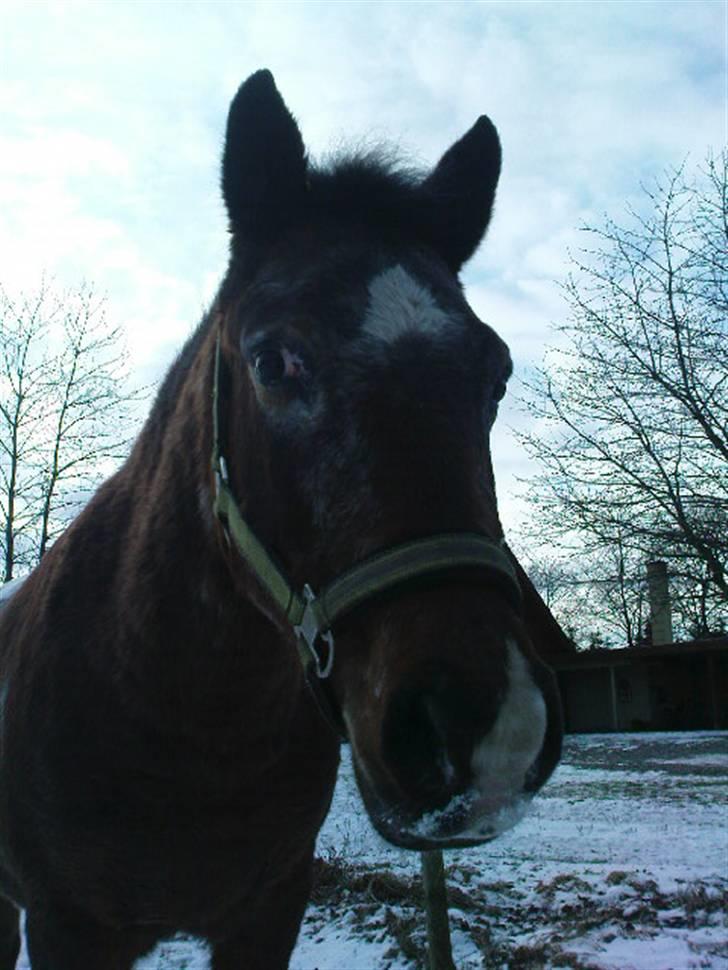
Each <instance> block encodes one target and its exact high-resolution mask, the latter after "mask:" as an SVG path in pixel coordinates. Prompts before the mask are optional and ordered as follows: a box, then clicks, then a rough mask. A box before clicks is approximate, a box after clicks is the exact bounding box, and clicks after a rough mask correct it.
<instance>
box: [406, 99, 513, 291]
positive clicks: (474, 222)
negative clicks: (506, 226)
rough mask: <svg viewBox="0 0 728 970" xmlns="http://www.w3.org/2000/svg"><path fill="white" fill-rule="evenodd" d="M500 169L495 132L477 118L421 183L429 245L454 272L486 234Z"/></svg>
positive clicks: (498, 145)
mask: <svg viewBox="0 0 728 970" xmlns="http://www.w3.org/2000/svg"><path fill="white" fill-rule="evenodd" d="M500 168H501V146H500V140H499V138H498V132H497V131H496V130H495V126H494V125H493V123H492V122H491V120H490V119H489V118H487V117H486V116H485V115H481V117H480V118H478V120H477V121H476V122H475V124H474V125H473V127H472V128H471V129H470V131H468V132H467V134H465V135H463V137H462V138H461V139H460V140H459V141H456V142H455V144H454V145H453V146H452V147H451V148H449V149H448V150H447V151H446V152H445V154H444V155H443V156H442V158H441V159H440V161H439V162H438V164H437V165H436V166H435V168H434V170H433V171H432V173H431V174H430V175H429V176H428V177H427V178H426V179H425V181H424V182H423V183H422V191H423V192H424V193H425V196H426V199H427V201H428V202H429V208H430V214H431V215H430V218H431V225H430V233H431V242H432V244H433V245H434V247H435V249H436V250H437V251H438V252H439V253H440V255H441V256H443V258H444V259H445V261H446V262H447V263H448V265H449V266H450V268H451V269H452V270H453V272H455V273H457V272H458V271H459V270H460V267H461V266H462V265H463V263H465V262H466V261H467V260H468V259H470V257H471V256H472V255H473V253H474V252H475V250H476V249H477V248H478V245H479V244H480V241H481V239H482V238H483V235H484V234H485V230H486V229H487V227H488V223H489V222H490V216H491V212H492V211H493V200H494V199H495V189H496V185H497V184H498V176H499V175H500Z"/></svg>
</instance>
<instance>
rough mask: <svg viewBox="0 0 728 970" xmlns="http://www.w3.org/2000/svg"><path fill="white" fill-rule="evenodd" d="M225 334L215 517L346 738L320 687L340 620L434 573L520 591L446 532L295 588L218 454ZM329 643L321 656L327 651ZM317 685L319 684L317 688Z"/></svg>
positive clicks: (492, 559)
mask: <svg viewBox="0 0 728 970" xmlns="http://www.w3.org/2000/svg"><path fill="white" fill-rule="evenodd" d="M221 357H222V354H221V350H220V336H219V334H218V337H217V345H216V348H215V372H214V380H213V388H212V421H213V445H212V471H213V475H214V479H215V497H214V501H213V511H214V514H215V516H216V518H217V519H218V520H219V522H220V523H221V525H222V528H223V530H224V533H225V535H226V537H227V539H228V541H229V542H231V544H234V545H235V548H236V549H237V551H238V553H239V554H240V556H241V557H242V559H243V560H244V561H245V562H246V564H247V565H248V566H249V568H250V569H251V570H252V572H253V573H254V574H255V576H256V577H257V579H258V581H259V582H260V584H261V586H263V588H264V589H265V590H266V591H267V592H268V593H269V595H270V596H271V597H272V598H273V600H274V601H275V603H276V604H277V605H278V607H279V609H280V610H281V612H282V613H283V614H284V615H285V617H286V619H287V621H288V623H289V624H290V626H291V627H292V628H293V631H294V633H295V636H296V643H297V646H298V654H299V657H300V659H301V663H302V665H303V670H304V674H305V677H306V681H307V683H308V684H309V686H310V687H311V689H312V691H313V694H314V698H315V699H316V701H317V703H318V705H319V708H320V709H321V711H322V713H323V715H324V717H325V718H326V720H327V721H328V722H329V724H330V726H331V727H333V728H334V729H335V730H336V731H337V732H338V733H340V734H342V735H344V736H345V734H346V732H345V728H344V725H343V721H342V717H341V714H340V712H338V711H337V710H336V708H335V706H334V704H333V702H332V700H331V698H330V697H328V696H327V695H326V694H324V692H323V690H322V689H321V684H320V681H324V680H326V679H327V678H328V677H329V675H330V674H331V671H332V669H333V665H334V636H333V633H332V628H333V626H334V624H335V623H336V622H337V621H338V620H340V619H341V617H342V616H344V615H345V614H347V613H349V612H350V611H351V610H353V609H354V608H355V607H357V606H359V605H360V604H361V603H363V602H365V601H366V600H368V599H371V598H372V597H374V596H377V595H378V594H379V593H382V592H384V591H386V590H390V589H393V588H395V587H398V586H402V585H403V584H405V583H409V582H411V581H412V580H415V579H418V578H420V577H422V576H427V575H430V574H433V573H441V572H443V571H447V570H451V569H460V568H462V567H477V568H479V569H481V570H485V571H487V572H488V573H489V574H490V576H491V578H494V579H497V580H498V581H499V582H500V583H501V585H502V586H503V589H504V591H505V592H506V593H507V594H508V596H509V598H510V599H511V600H512V601H513V602H514V605H516V606H519V605H520V603H521V596H522V594H521V587H520V586H519V584H518V580H517V578H516V572H515V569H514V567H513V564H512V563H511V561H510V559H509V558H508V556H507V554H506V553H505V552H504V551H503V549H502V548H501V547H500V546H499V545H498V544H497V543H495V542H493V541H492V540H490V539H487V538H486V537H485V536H482V535H479V534H477V533H471V532H456V533H440V534H437V535H433V536H428V537H426V538H424V539H415V540H414V541H412V542H404V543H401V544H400V545H397V546H393V547H392V548H391V549H387V550H385V551H384V552H378V553H376V554H375V555H373V556H370V557H369V558H367V559H365V560H363V561H362V562H359V563H357V564H356V565H354V566H352V567H351V568H350V569H349V570H347V571H346V572H344V573H342V575H340V576H339V577H337V578H336V579H333V580H332V581H331V582H330V583H329V584H328V585H327V586H325V587H324V588H323V590H321V591H320V592H319V593H318V594H317V593H314V591H313V589H312V588H311V586H310V585H309V584H308V583H306V584H305V585H304V586H303V589H302V590H301V591H300V592H299V591H297V590H295V589H294V588H293V586H291V584H290V583H289V581H288V579H287V578H286V576H285V574H284V573H283V571H282V570H281V569H280V568H279V566H278V565H277V564H276V562H275V561H274V559H273V558H272V556H271V555H270V553H269V552H268V551H267V549H266V548H265V546H264V545H263V544H262V543H261V541H260V540H259V539H258V538H257V536H256V535H255V533H254V532H253V530H252V529H251V528H250V526H249V525H248V523H247V522H246V521H245V519H244V518H243V516H242V514H241V512H240V508H239V506H238V503H237V501H236V500H235V496H234V495H233V493H232V489H231V487H230V480H229V478H228V471H227V462H226V461H225V458H224V456H223V454H222V452H221V450H220V369H221ZM322 645H325V649H324V650H323V651H322V649H321V647H322ZM317 681H318V683H317Z"/></svg>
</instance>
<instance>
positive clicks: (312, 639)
mask: <svg viewBox="0 0 728 970" xmlns="http://www.w3.org/2000/svg"><path fill="white" fill-rule="evenodd" d="M303 597H304V599H305V601H306V608H305V609H304V611H303V616H302V617H301V622H300V623H298V624H296V626H294V628H293V629H294V630H295V633H296V636H297V637H299V639H301V640H303V641H304V643H305V644H306V646H307V647H308V651H309V653H310V654H311V657H312V658H313V663H314V669H315V671H316V676H317V677H319V678H320V679H321V680H325V679H326V678H327V677H328V676H329V674H330V673H331V669H332V667H333V666H334V637H333V634H332V633H331V630H326V631H325V632H321V630H320V629H319V623H318V619H317V616H316V609H315V607H314V603H315V602H316V594H315V593H314V591H313V590H312V589H311V587H310V586H309V585H308V583H307V584H306V585H305V586H304V587H303ZM318 640H323V641H324V643H325V644H326V646H327V648H328V649H327V654H326V660H325V662H324V663H323V664H322V663H321V656H320V654H319V652H318V650H317V649H316V642H317V641H318Z"/></svg>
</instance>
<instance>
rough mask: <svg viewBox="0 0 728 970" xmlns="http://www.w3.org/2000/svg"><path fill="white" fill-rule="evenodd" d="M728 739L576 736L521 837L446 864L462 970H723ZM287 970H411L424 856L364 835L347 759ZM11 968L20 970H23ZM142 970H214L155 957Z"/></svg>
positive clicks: (200, 950) (416, 957) (185, 951)
mask: <svg viewBox="0 0 728 970" xmlns="http://www.w3.org/2000/svg"><path fill="white" fill-rule="evenodd" d="M727 794H728V733H725V732H722V733H721V732H700V733H691V734H631V735H582V736H572V737H570V738H568V739H567V742H566V746H565V752H564V757H563V762H562V764H561V765H560V767H559V768H558V769H557V771H556V772H555V774H554V777H553V778H552V779H551V781H550V782H549V783H548V785H547V786H546V787H545V789H544V790H543V792H541V793H540V794H539V795H538V796H537V797H536V798H535V799H534V800H533V802H532V808H531V811H530V813H529V814H528V815H527V817H526V818H525V819H524V820H523V821H522V822H521V823H520V824H519V825H518V826H517V827H516V828H515V829H512V830H511V831H509V832H508V833H506V834H504V835H502V836H501V837H500V838H498V839H496V840H495V841H493V842H491V843H488V844H487V845H485V846H483V847H481V848H478V849H462V850H452V851H449V852H446V853H445V865H446V867H447V872H448V887H449V891H450V907H451V928H452V937H453V950H454V954H455V963H456V965H457V966H458V968H460V970H476V968H477V970H480V968H485V967H489V968H490V967H496V966H499V967H504V968H507V967H509V966H510V965H511V960H512V961H513V964H514V965H518V966H524V967H526V966H532V967H537V966H543V967H551V968H553V970H558V968H560V967H564V968H573V967H576V966H578V967H579V968H582V970H689V968H693V967H709V968H711V970H728V928H727V927H726V918H725V917H726V908H725V899H726V897H725V893H726V890H727V889H728V878H727V876H728V827H727V826H726V821H727V813H726V804H727V800H726V795H727ZM318 855H319V856H320V857H321V859H322V860H324V861H323V862H322V863H321V865H322V866H324V867H325V870H326V871H327V872H328V873H329V874H334V875H335V876H336V877H337V878H339V879H340V881H339V882H334V883H333V888H332V887H331V886H329V889H327V890H326V891H321V892H318V893H317V894H316V895H315V897H314V901H312V903H311V904H310V905H309V908H308V911H307V913H306V917H305V919H304V923H303V926H302V930H301V935H300V938H299V942H298V945H297V947H296V949H295V951H294V954H293V958H292V961H291V970H313V968H318V970H358V968H362V970H364V968H366V970H370V968H374V967H377V968H382V970H415V968H416V967H418V966H421V965H422V953H423V948H424V940H425V935H424V917H423V912H422V906H421V903H420V901H419V897H418V882H417V880H418V874H419V857H418V855H417V854H416V853H409V852H406V851H404V850H398V849H394V848H392V847H391V846H388V845H387V844H386V843H384V842H383V841H382V840H381V839H380V838H379V836H378V835H377V834H376V833H375V832H374V830H373V829H372V827H371V825H370V824H369V822H368V820H367V818H366V815H365V813H364V811H363V809H362V807H361V802H360V800H359V796H358V794H357V792H356V788H355V784H354V780H353V772H352V768H351V764H350V762H349V760H348V757H347V756H345V757H344V760H343V762H342V768H341V772H340V776H339V783H338V785H337V789H336V793H335V797H334V803H333V807H332V811H331V813H330V815H329V817H328V819H327V821H326V823H325V825H324V827H323V829H322V831H321V834H320V836H319V842H318ZM27 968H28V964H27V962H26V959H25V957H24V956H23V957H21V960H20V962H19V964H18V970H27ZM136 970H209V958H208V955H207V951H206V949H205V948H204V947H203V945H202V944H200V943H198V942H196V941H193V940H180V939H175V940H172V941H168V942H166V943H164V944H161V945H160V946H158V947H157V949H156V950H155V951H154V952H153V953H152V954H150V955H149V956H148V957H146V958H145V959H143V960H140V961H138V962H137V965H136Z"/></svg>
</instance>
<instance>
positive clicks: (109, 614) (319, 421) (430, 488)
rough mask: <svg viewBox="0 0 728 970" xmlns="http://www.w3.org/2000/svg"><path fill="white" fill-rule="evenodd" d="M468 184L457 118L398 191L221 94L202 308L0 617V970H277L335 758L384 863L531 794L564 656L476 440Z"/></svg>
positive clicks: (487, 149) (268, 90)
mask: <svg viewBox="0 0 728 970" xmlns="http://www.w3.org/2000/svg"><path fill="white" fill-rule="evenodd" d="M499 170H500V146H499V141H498V137H497V135H496V132H495V129H494V128H493V126H492V124H491V123H490V122H489V121H488V119H487V118H485V117H483V118H480V120H479V121H477V122H476V124H475V125H474V126H473V128H472V129H471V130H470V131H469V132H468V133H467V134H466V135H465V136H464V137H463V138H462V139H461V140H460V141H458V142H457V143H456V144H455V145H453V146H452V147H451V148H450V149H449V151H447V152H446V154H445V155H444V156H443V158H442V160H441V161H440V162H439V164H438V165H437V166H436V167H435V168H434V169H433V170H432V171H431V172H430V173H429V174H427V175H426V176H416V175H414V174H413V173H411V172H406V171H402V170H399V169H396V168H394V167H393V166H392V165H391V164H390V163H388V162H387V161H386V159H384V158H377V157H374V156H372V155H368V156H365V157H362V156H355V157H347V158H340V159H338V160H337V161H335V162H334V163H332V164H331V165H330V166H328V167H326V168H319V167H315V166H313V165H312V164H311V163H310V162H309V161H308V160H307V157H306V154H305V151H304V146H303V143H302V140H301V136H300V133H299V130H298V127H297V126H296V123H295V121H294V120H293V118H292V117H291V115H290V114H289V112H288V110H287V109H286V107H285V105H284V104H283V101H282V100H281V98H280V95H279V94H278V92H277V90H276V88H275V85H274V83H273V79H272V77H271V75H270V74H269V73H268V72H267V71H260V72H258V73H257V74H254V75H253V76H252V77H251V78H249V79H248V80H247V81H246V82H245V83H244V84H243V86H242V87H241V88H240V91H239V92H238V94H237V96H236V97H235V99H234V101H233V103H232V106H231V109H230V114H229V119H228V125H227V136H226V142H225V150H224V159H223V170H222V185H223V194H224V198H225V203H226V205H227V210H228V214H229V221H230V232H231V258H230V264H229V267H228V270H227V274H226V276H225V278H224V281H223V283H222V286H221V288H220V291H219V293H218V296H217V298H216V300H215V302H214V304H213V306H212V308H211V310H210V311H209V313H208V314H207V315H206V317H205V318H204V319H203V321H202V323H201V325H200V326H199V328H198V330H197V331H196V333H195V334H194V336H192V338H191V339H190V340H189V342H188V343H187V345H186V347H185V348H184V349H183V351H182V353H181V354H180V356H179V358H178V359H177V361H176V362H175V363H174V365H173V366H172V368H171V370H170V371H169V373H168V375H167V377H166V379H165V381H164V383H163V385H162V387H161V390H160V392H159V395H158V397H157V400H156V403H155V405H154V407H153V409H152V412H151V415H150V417H149V419H148V421H147V423H146V425H145V427H144V429H143V430H142V432H141V434H140V436H139V438H138V440H137V442H136V444H135V446H134V448H133V450H132V453H131V455H130V457H129V459H128V460H127V462H126V463H125V464H124V466H123V467H122V468H121V470H120V471H119V472H117V473H116V474H115V475H114V476H113V477H112V478H111V479H110V480H109V481H107V482H106V484H105V485H103V486H102V487H101V488H100V489H99V491H98V493H97V494H96V496H95V497H94V498H93V500H92V501H91V502H90V503H89V505H88V506H87V507H86V509H85V510H84V511H83V512H82V514H81V515H80V516H79V517H78V519H77V520H76V521H75V522H74V523H73V525H72V526H71V527H70V528H69V529H68V530H67V532H66V533H65V534H64V535H63V536H62V537H61V538H60V539H59V540H58V542H57V543H56V544H55V546H54V547H53V548H52V549H51V550H50V551H49V552H48V553H47V555H46V556H45V558H44V559H43V562H42V564H41V565H40V566H39V567H38V568H37V569H36V570H35V572H34V573H33V574H32V575H31V576H30V577H29V578H28V579H27V580H26V582H25V583H24V584H23V585H22V586H21V587H20V588H19V589H18V590H17V591H16V592H14V594H13V596H12V597H11V598H10V600H9V603H8V604H7V605H6V606H4V607H3V609H2V612H1V613H0V620H1V623H0V645H1V646H0V684H1V685H2V693H1V694H0V700H1V703H2V709H1V715H0V716H1V720H0V752H1V759H0V891H2V893H3V897H6V899H7V901H6V900H5V899H2V900H0V968H1V970H10V968H11V967H13V966H14V962H15V958H16V954H17V948H18V929H17V909H16V907H22V908H24V909H25V910H26V913H27V919H26V933H27V944H28V950H29V954H30V959H31V962H32V966H33V970H128V968H129V967H130V966H131V965H132V963H133V961H134V960H135V959H136V958H137V957H138V956H139V955H141V954H143V953H144V952H145V951H147V950H149V949H150V948H151V947H152V946H153V945H154V944H155V942H156V941H157V940H160V939H161V938H163V937H166V936H170V935H172V934H173V933H175V932H176V931H183V932H188V933H191V934H194V935H197V936H200V937H203V938H205V939H206V940H208V941H209V943H210V947H211V952H212V965H213V967H214V968H215V970H233V968H235V970H240V968H246V970H253V968H256V967H260V968H265V970H274V968H278V967H285V966H287V964H288V960H289V956H290V953H291V949H292V947H293V945H294V942H295V939H296V934H297V932H298V928H299V924H300V922H301V918H302V915H303V912H304V908H305V905H306V900H307V896H308V892H309V885H310V874H311V868H312V858H313V852H314V842H315V839H316V834H317V832H318V830H319V828H320V826H321V824H322V822H323V820H324V817H325V815H326V812H327V810H328V807H329V803H330V799H331V794H332V790H333V787H334V782H335V779H336V770H337V764H338V758H339V744H340V740H341V737H340V735H344V736H346V738H347V739H348V741H349V742H350V743H351V747H352V755H353V760H354V764H355V766H356V772H357V777H358V781H359V786H360V788H361V793H362V796H363V799H364V802H365V805H366V807H367V810H368V812H369V814H370V816H371V819H372V821H373V823H374V825H375V826H376V827H377V829H379V831H380V832H381V833H382V834H383V835H384V837H385V838H387V839H389V840H390V841H391V842H393V843H395V844H398V845H403V846H406V847H410V848H414V849H420V848H432V847H447V846H457V845H468V844H475V843H479V842H483V841H486V840H488V839H490V838H493V837H494V836H495V835H496V834H498V832H499V831H501V830H502V829H503V828H504V827H506V826H507V825H508V824H511V822H512V821H513V820H515V819H516V818H517V816H518V814H519V812H520V810H521V807H522V805H523V804H524V803H525V802H527V801H528V798H529V797H530V795H531V794H533V793H534V792H535V791H537V790H538V788H539V787H540V786H541V785H542V784H543V783H544V781H545V780H546V779H547V778H548V776H549V774H550V773H551V771H552V770H553V768H554V765H555V764H556V762H557V759H558V756H559V749H560V742H561V720H560V713H559V702H558V697H557V692H556V688H555V685H554V679H553V676H552V674H551V673H550V672H549V670H548V669H547V668H546V667H545V666H544V664H543V663H542V661H541V660H540V659H539V658H538V654H541V655H547V654H548V652H549V649H550V646H551V648H553V647H561V646H562V645H563V640H562V638H561V636H560V633H559V630H558V627H556V625H555V624H554V622H553V620H552V619H551V618H550V616H549V614H548V612H547V610H546V609H545V607H544V606H543V604H542V603H541V601H540V600H539V599H538V597H537V594H536V593H535V591H534V590H533V588H532V587H531V585H530V583H529V582H528V580H527V579H526V577H525V575H524V574H523V572H522V571H521V570H520V568H519V567H518V565H517V564H516V563H515V561H514V560H513V558H512V557H511V556H510V553H509V552H508V550H507V547H506V546H505V544H504V542H503V537H502V530H501V526H500V524H499V519H498V513H497V508H496V499H495V494H494V484H493V473H492V469H491V460H490V453H489V445H488V435H489V431H490V428H491V425H492V423H493V421H494V419H495V415H496V409H497V402H498V400H499V398H500V397H502V395H503V393H504V392H505V385H506V380H507V379H508V376H509V374H510V371H511V362H510V358H509V354H508V350H507V347H506V345H505V344H504V343H503V341H502V340H500V339H499V337H498V336H496V334H495V333H494V332H493V330H491V329H490V328H489V327H488V326H486V325H485V324H483V323H482V322H481V321H480V320H478V319H477V317H476V316H475V314H474V313H473V311H472V310H471V309H470V307H469V306H468V304H467V303H466V301H465V298H464V296H463V292H462V289H461V286H460V284H459V282H458V277H457V274H458V271H459V269H460V267H461V265H462V264H463V262H464V261H465V260H467V259H468V258H469V257H470V256H471V255H472V253H473V252H474V250H475V249H476V247H477V246H478V244H479V242H480V240H481V237H482V236H483V234H484V232H485V229H486V226H487V224H488V221H489V218H490V214H491V209H492V206H493V199H494V194H495V188H496V182H497V179H498V175H499ZM311 590H314V591H316V593H317V594H318V596H314V594H313V593H312V592H311ZM11 900H12V902H10V901H11Z"/></svg>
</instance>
